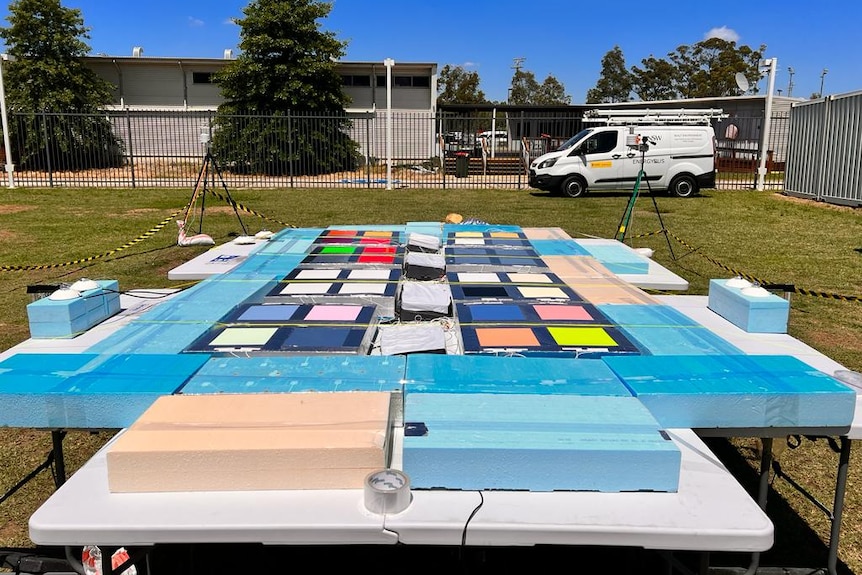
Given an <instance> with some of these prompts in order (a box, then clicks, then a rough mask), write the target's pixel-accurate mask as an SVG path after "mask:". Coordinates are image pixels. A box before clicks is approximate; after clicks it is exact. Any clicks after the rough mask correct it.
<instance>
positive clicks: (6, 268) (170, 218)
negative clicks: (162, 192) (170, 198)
mask: <svg viewBox="0 0 862 575" xmlns="http://www.w3.org/2000/svg"><path fill="white" fill-rule="evenodd" d="M184 210H185V208H183V209H182V210H177V211H176V212H174V213H172V214H171V215H170V216H168V217H167V218H165V219H164V220H162V221H161V222H159V223H158V224H156V225H155V226H153V227H151V228H150V229H148V230H147V231H146V232H144V233H143V234H141V235H139V236H138V237H136V238H135V239H133V240H131V241H129V242H126V243H124V244H123V245H121V246H120V247H118V248H114V249H112V250H109V251H107V252H105V253H102V254H98V255H95V256H89V257H86V258H80V259H77V260H70V261H68V262H62V263H56V264H44V265H32V266H8V265H6V266H0V271H4V272H9V271H16V272H17V271H32V270H48V269H55V268H62V267H66V266H74V265H79V264H85V263H89V262H92V261H94V260H98V259H102V258H107V257H110V256H112V255H114V254H116V253H118V252H121V251H123V250H127V249H129V248H130V247H132V246H134V245H137V244H139V243H141V242H142V241H144V240H146V239H148V238H150V237H152V236H154V235H155V234H157V233H159V232H160V231H161V230H162V229H163V228H164V227H165V226H166V225H168V224H169V223H171V222H172V221H173V220H174V218H176V217H177V216H178V215H179V214H180V213H182V212H183V211H184Z"/></svg>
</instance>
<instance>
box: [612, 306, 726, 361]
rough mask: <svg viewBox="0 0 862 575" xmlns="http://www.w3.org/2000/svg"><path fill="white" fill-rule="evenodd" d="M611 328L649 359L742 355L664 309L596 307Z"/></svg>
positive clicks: (678, 314)
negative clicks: (667, 356) (629, 340)
mask: <svg viewBox="0 0 862 575" xmlns="http://www.w3.org/2000/svg"><path fill="white" fill-rule="evenodd" d="M596 307H597V308H599V311H601V312H602V313H603V314H604V315H605V316H606V317H607V318H608V319H609V320H610V321H611V323H612V324H614V325H616V326H618V327H619V328H620V329H621V330H622V331H623V333H625V335H626V336H627V337H628V338H629V339H631V340H633V341H634V342H636V343H637V344H638V346H639V347H640V348H641V349H644V350H647V351H648V352H649V353H650V354H652V355H697V354H705V355H724V354H730V355H735V354H741V353H742V351H740V349H739V348H737V347H736V346H735V345H733V344H731V343H730V342H728V341H727V340H725V339H724V338H722V337H720V336H718V335H716V334H714V333H713V332H711V331H710V330H709V329H708V328H706V327H704V326H702V325H701V324H699V323H697V322H696V321H694V320H693V319H691V318H689V317H687V316H686V315H685V314H683V313H682V312H680V311H677V310H675V309H673V308H672V307H670V306H667V305H647V304H599V305H597V306H596Z"/></svg>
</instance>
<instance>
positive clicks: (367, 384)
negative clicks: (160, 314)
mask: <svg viewBox="0 0 862 575" xmlns="http://www.w3.org/2000/svg"><path fill="white" fill-rule="evenodd" d="M405 362H406V358H405V357H404V356H326V355H312V356H262V357H244V358H238V357H214V358H212V359H210V360H209V361H208V362H207V363H206V364H205V365H204V366H203V367H202V368H201V369H200V370H199V371H198V372H197V373H196V374H195V375H194V376H193V377H192V378H191V379H190V380H189V382H188V383H187V384H186V385H184V386H183V388H182V390H181V391H182V393H183V394H206V393H288V392H297V391H399V392H400V391H401V390H402V382H403V379H404V365H405Z"/></svg>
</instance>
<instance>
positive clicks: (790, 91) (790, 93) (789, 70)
mask: <svg viewBox="0 0 862 575" xmlns="http://www.w3.org/2000/svg"><path fill="white" fill-rule="evenodd" d="M787 73H788V74H790V80H789V81H788V82H787V97H788V98H790V97H791V96H793V74H795V72H794V71H793V68H792V67H791V66H788V67H787Z"/></svg>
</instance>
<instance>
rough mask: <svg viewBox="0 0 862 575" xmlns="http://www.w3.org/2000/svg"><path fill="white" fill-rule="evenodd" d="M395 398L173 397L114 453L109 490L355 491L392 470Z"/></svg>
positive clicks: (154, 408)
mask: <svg viewBox="0 0 862 575" xmlns="http://www.w3.org/2000/svg"><path fill="white" fill-rule="evenodd" d="M390 401H391V394H389V393H383V392H343V393H289V394H248V395H243V394H233V395H231V394H225V395H212V396H209V395H173V396H166V397H161V398H159V399H158V400H157V401H156V402H155V403H154V404H153V405H152V406H151V407H150V408H149V409H148V410H147V411H146V412H145V413H144V414H143V415H141V417H140V418H139V419H138V420H137V421H136V422H135V423H134V424H133V425H132V426H131V427H130V428H129V429H128V430H126V431H125V432H124V433H123V434H122V435H121V436H120V437H118V438H117V440H116V441H115V442H113V443H112V444H111V446H110V447H109V449H108V452H107V468H108V486H109V488H110V490H111V491H112V492H151V491H247V490H258V489H354V488H362V487H363V482H364V479H365V476H366V475H368V474H369V473H370V472H372V471H375V470H378V469H382V468H385V467H387V464H388V461H387V459H388V457H387V454H388V450H389V428H390V423H389V413H390Z"/></svg>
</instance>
